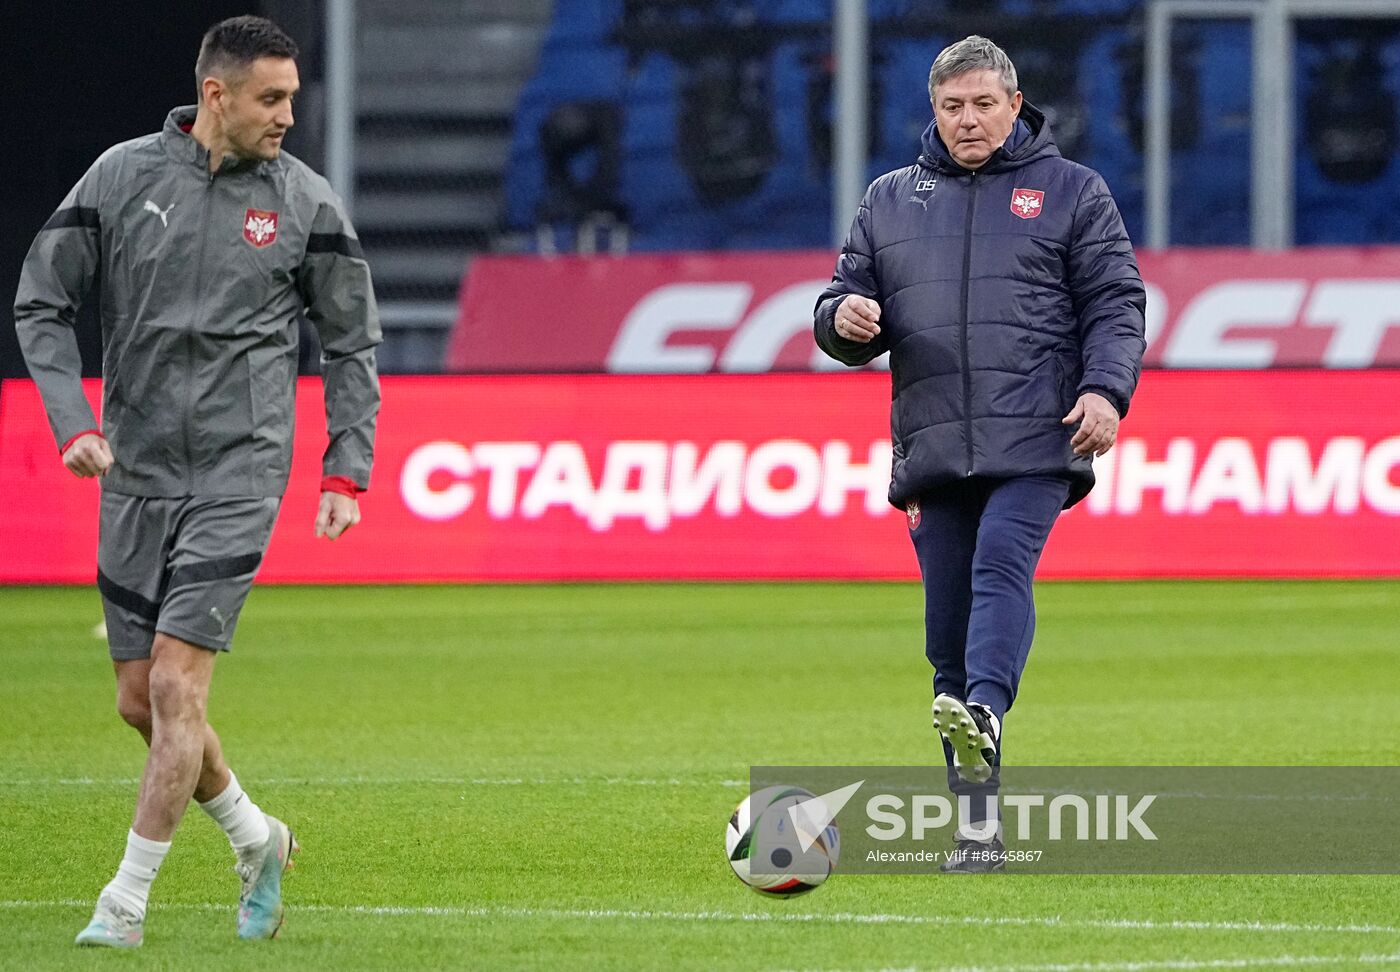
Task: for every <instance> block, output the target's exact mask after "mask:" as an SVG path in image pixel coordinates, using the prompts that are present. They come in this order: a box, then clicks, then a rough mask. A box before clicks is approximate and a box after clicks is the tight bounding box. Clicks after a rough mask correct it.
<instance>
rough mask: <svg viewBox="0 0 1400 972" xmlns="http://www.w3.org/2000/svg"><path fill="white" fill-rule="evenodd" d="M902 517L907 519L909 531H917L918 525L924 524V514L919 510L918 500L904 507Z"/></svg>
mask: <svg viewBox="0 0 1400 972" xmlns="http://www.w3.org/2000/svg"><path fill="white" fill-rule="evenodd" d="M904 515H905V516H907V517H909V529H911V530H917V529H919V524H920V523H922V522H924V513H923V511H922V510H920V509H919V501H918V500H910V501H909V503H908V505H907V506H905V507H904Z"/></svg>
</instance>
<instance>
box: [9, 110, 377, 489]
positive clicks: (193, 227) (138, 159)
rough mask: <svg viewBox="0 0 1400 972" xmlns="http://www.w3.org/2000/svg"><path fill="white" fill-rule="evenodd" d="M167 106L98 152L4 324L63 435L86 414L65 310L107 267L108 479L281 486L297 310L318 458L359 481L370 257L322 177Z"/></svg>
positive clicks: (367, 416)
mask: <svg viewBox="0 0 1400 972" xmlns="http://www.w3.org/2000/svg"><path fill="white" fill-rule="evenodd" d="M194 117H195V109H194V108H193V107H187V108H177V109H175V110H174V111H172V112H171V113H170V116H169V117H168V118H167V119H166V123H165V128H164V130H163V131H161V132H160V133H159V134H155V135H148V136H146V137H144V138H138V139H135V140H133V141H130V142H124V143H123V144H121V145H117V146H115V147H114V148H111V149H109V150H108V151H107V152H105V153H103V155H102V156H101V157H100V158H99V159H98V160H97V161H96V162H95V163H93V166H92V168H90V169H89V170H88V172H87V174H86V175H84V176H83V178H82V179H81V180H80V181H79V182H78V184H77V185H76V186H74V187H73V189H72V191H71V192H69V193H68V196H67V198H66V199H64V200H63V204H62V205H61V206H60V207H59V209H58V211H57V212H56V213H54V215H53V216H52V217H51V218H50V219H49V221H48V222H47V223H45V224H44V228H43V229H42V230H41V231H40V232H39V235H38V237H37V238H36V239H35V240H34V245H33V246H32V247H31V248H30V250H29V255H28V257H27V258H26V259H25V261H24V270H23V272H22V274H21V276H20V286H19V293H18V296H17V297H16V300H15V326H16V329H17V331H18V332H19V339H20V346H21V347H22V348H23V350H24V357H25V361H26V363H27V364H28V366H29V372H30V374H31V375H32V376H33V378H34V380H35V382H37V384H38V386H39V391H40V393H41V395H42V396H43V399H44V406H45V408H46V409H47V411H48V415H49V422H50V424H51V425H52V426H53V433H54V437H55V439H56V440H57V442H58V443H59V444H60V446H61V445H63V444H64V443H66V442H67V441H68V440H69V439H71V438H73V437H74V436H75V435H77V434H78V433H80V432H83V431H86V430H88V429H94V428H97V423H96V422H95V421H94V419H93V415H92V409H91V408H90V407H89V406H88V403H87V400H86V399H85V398H84V397H83V392H82V385H81V383H80V381H79V376H80V373H81V371H80V361H79V357H78V343H77V339H76V337H75V335H74V333H73V323H74V319H75V317H76V313H77V309H78V304H79V302H80V301H81V300H82V298H83V296H84V294H86V292H87V291H88V289H89V287H90V286H91V284H92V281H93V277H94V275H95V274H100V279H101V282H102V315H101V316H102V346H103V367H102V372H103V388H102V431H103V434H105V435H106V437H107V440H108V442H109V443H110V444H111V447H112V453H113V455H114V456H115V458H116V463H115V465H114V467H113V468H112V470H111V471H110V472H109V473H108V474H107V476H106V478H105V479H104V480H103V488H104V489H109V490H112V491H113V492H116V493H123V494H127V495H132V496H167V497H177V496H280V495H282V493H283V491H284V490H285V488H286V484H287V477H288V474H289V472H290V468H291V454H292V426H293V418H294V412H295V410H294V405H293V403H294V400H295V392H296V364H297V315H298V313H299V312H300V311H302V310H303V309H304V310H305V313H306V316H307V318H308V319H309V320H310V321H311V323H312V324H313V325H314V326H315V328H316V330H317V332H318V333H319V335H320V338H321V344H322V347H323V356H322V363H323V365H324V367H323V373H324V383H325V395H326V414H327V424H328V427H329V431H330V444H329V446H328V447H327V449H326V453H325V457H324V459H323V474H324V475H325V476H343V477H347V478H349V479H351V480H353V481H354V482H355V484H356V485H357V486H358V487H360V488H361V489H364V488H367V487H368V486H369V472H370V463H371V460H372V458H373V452H374V428H375V419H376V416H377V414H378V412H379V380H378V377H377V375H376V371H375V362H374V348H375V346H376V345H377V344H379V342H380V339H381V338H380V331H379V317H378V312H377V310H376V308H375V302H374V292H373V289H372V288H371V285H370V275H369V266H368V264H366V263H365V259H364V255H363V253H362V252H361V250H360V244H359V241H358V240H357V239H356V237H355V233H354V230H353V229H352V228H351V227H350V223H349V220H348V219H347V218H346V216H345V212H344V209H343V208H342V206H341V203H340V200H339V199H337V198H336V196H335V193H333V192H332V191H331V188H330V186H329V185H328V184H327V182H326V180H325V179H323V178H321V176H319V175H317V174H316V173H315V172H313V171H311V169H310V168H308V167H307V166H306V165H305V164H304V163H302V162H300V161H298V160H297V159H295V158H293V157H292V156H290V155H288V154H286V153H285V152H284V153H282V155H281V156H280V157H279V158H278V159H277V160H275V161H272V162H256V163H249V162H239V161H238V160H236V159H234V158H232V157H225V158H224V160H223V163H222V164H221V166H220V168H219V171H218V172H216V173H213V174H211V173H210V172H209V154H208V152H207V151H206V150H205V149H204V148H203V147H202V146H201V145H200V144H199V143H198V142H196V141H195V140H194V139H193V138H191V137H190V136H189V135H188V134H187V133H186V131H185V129H186V128H188V126H189V125H190V124H192V123H193V121H194Z"/></svg>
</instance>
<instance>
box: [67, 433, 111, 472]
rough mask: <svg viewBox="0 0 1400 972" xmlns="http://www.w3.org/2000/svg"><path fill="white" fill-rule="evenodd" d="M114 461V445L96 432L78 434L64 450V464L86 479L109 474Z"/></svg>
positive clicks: (70, 470) (69, 469)
mask: <svg viewBox="0 0 1400 972" xmlns="http://www.w3.org/2000/svg"><path fill="white" fill-rule="evenodd" d="M113 461H114V460H113V459H112V447H111V446H109V445H108V444H107V440H106V439H104V438H103V437H102V436H100V435H98V434H96V433H95V432H89V433H88V434H87V435H80V436H78V438H77V439H76V440H74V442H73V444H72V445H70V446H69V447H68V448H67V449H64V450H63V464H64V465H65V466H67V467H68V471H69V472H71V473H72V474H73V475H74V476H82V477H83V478H84V479H86V478H88V477H90V476H105V475H107V471H108V470H109V469H111V468H112V463H113Z"/></svg>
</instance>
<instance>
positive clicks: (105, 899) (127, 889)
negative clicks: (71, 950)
mask: <svg viewBox="0 0 1400 972" xmlns="http://www.w3.org/2000/svg"><path fill="white" fill-rule="evenodd" d="M213 674H214V652H212V651H209V650H207V649H205V648H199V647H197V646H195V645H192V644H189V643H188V642H184V641H180V640H179V639H177V638H171V637H169V636H167V635H160V634H158V635H156V638H155V643H154V645H153V646H152V649H151V662H150V669H149V672H148V676H147V685H148V693H147V694H148V697H149V700H150V747H151V749H150V753H149V754H148V755H147V756H146V771H145V773H144V774H143V775H142V778H141V792H140V795H139V796H138V797H137V800H136V818H135V820H134V821H133V822H132V825H131V830H130V831H129V832H128V833H127V836H126V853H125V855H123V857H122V861H121V864H120V865H119V866H118V867H117V873H116V876H115V877H113V878H112V880H111V881H109V882H107V886H106V887H104V888H103V889H102V893H101V894H100V895H99V896H98V899H97V908H96V910H95V911H94V912H93V916H92V921H90V922H89V923H88V926H87V927H86V928H84V929H83V930H82V931H81V932H79V933H78V938H77V942H78V944H80V945H104V946H109V947H111V946H116V947H121V948H134V947H136V946H138V945H140V944H141V939H142V925H143V922H144V921H145V917H146V903H147V901H148V900H149V898H150V894H151V884H152V883H153V882H154V881H155V879H156V875H157V874H159V873H160V867H161V864H162V863H163V862H164V861H165V855H166V854H167V853H169V851H170V839H171V837H173V836H174V835H175V828H176V827H178V826H179V825H180V818H181V817H183V816H184V815H185V805H186V804H187V803H189V801H190V797H191V796H193V795H194V790H195V786H196V784H197V783H198V782H199V779H200V774H201V767H202V765H203V763H204V747H205V740H206V730H207V729H208V726H207V724H206V721H205V710H206V705H207V702H208V698H209V680H210V679H211V678H212V677H213ZM219 761H220V762H222V757H220V759H219ZM225 772H227V770H226V769H225ZM211 785H212V783H211Z"/></svg>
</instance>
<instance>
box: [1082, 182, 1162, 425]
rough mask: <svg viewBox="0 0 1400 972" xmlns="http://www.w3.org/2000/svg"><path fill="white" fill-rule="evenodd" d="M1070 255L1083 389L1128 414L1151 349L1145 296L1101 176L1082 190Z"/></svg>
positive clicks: (1115, 208)
mask: <svg viewBox="0 0 1400 972" xmlns="http://www.w3.org/2000/svg"><path fill="white" fill-rule="evenodd" d="M1068 259H1069V287H1070V295H1071V296H1072V298H1073V299H1074V310H1075V313H1076V315H1077V316H1078V319H1079V335H1080V344H1081V348H1082V351H1083V360H1084V377H1083V378H1082V379H1081V380H1080V382H1079V393H1080V394H1083V393H1084V392H1088V391H1094V392H1098V393H1099V394H1102V395H1104V397H1105V398H1107V399H1108V400H1109V401H1110V402H1112V403H1113V404H1114V406H1115V407H1116V408H1117V409H1118V414H1119V415H1120V416H1121V415H1127V414H1128V405H1129V402H1130V401H1131V400H1132V397H1133V391H1134V389H1136V388H1137V383H1138V377H1139V375H1140V374H1141V372H1142V355H1143V352H1144V351H1145V350H1146V348H1147V341H1146V338H1145V321H1144V317H1143V313H1144V311H1145V309H1146V306H1147V294H1146V291H1144V289H1143V286H1142V277H1141V276H1140V275H1139V274H1138V266H1137V260H1136V258H1135V257H1134V256H1133V245H1132V242H1131V241H1130V240H1129V239H1128V233H1127V230H1125V229H1124V228H1123V220H1122V217H1120V216H1119V215H1118V207H1117V205H1115V204H1114V202H1113V197H1112V196H1111V195H1109V192H1108V186H1107V185H1105V184H1104V181H1103V179H1102V178H1101V177H1100V176H1099V175H1097V174H1095V175H1093V176H1092V177H1091V178H1090V179H1089V180H1088V181H1087V182H1086V183H1085V184H1084V187H1083V189H1081V190H1080V193H1079V201H1078V203H1077V205H1076V207H1075V215H1074V228H1073V237H1072V242H1071V244H1070V250H1069V257H1068Z"/></svg>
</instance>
